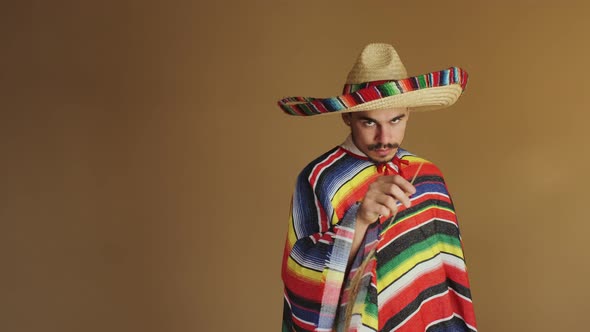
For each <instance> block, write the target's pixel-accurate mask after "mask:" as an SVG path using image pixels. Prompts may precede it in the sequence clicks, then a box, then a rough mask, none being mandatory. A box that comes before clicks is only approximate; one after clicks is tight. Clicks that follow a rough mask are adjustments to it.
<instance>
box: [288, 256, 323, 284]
mask: <svg viewBox="0 0 590 332" xmlns="http://www.w3.org/2000/svg"><path fill="white" fill-rule="evenodd" d="M287 269H288V271H289V274H291V275H293V276H296V277H297V278H299V279H305V280H306V281H308V282H312V283H316V284H319V283H320V282H322V280H323V279H324V277H323V273H322V272H318V271H315V270H312V269H308V268H305V267H302V266H301V265H299V264H297V262H295V261H294V260H293V258H291V257H289V258H288V259H287Z"/></svg>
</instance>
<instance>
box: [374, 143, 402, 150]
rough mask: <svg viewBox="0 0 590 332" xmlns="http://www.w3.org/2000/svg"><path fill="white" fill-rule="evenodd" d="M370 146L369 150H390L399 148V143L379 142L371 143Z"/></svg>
mask: <svg viewBox="0 0 590 332" xmlns="http://www.w3.org/2000/svg"><path fill="white" fill-rule="evenodd" d="M368 148H369V151H377V152H379V151H389V150H393V149H397V148H399V144H397V143H387V144H383V143H377V144H371V145H369V146H368Z"/></svg>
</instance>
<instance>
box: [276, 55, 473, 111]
mask: <svg viewBox="0 0 590 332" xmlns="http://www.w3.org/2000/svg"><path fill="white" fill-rule="evenodd" d="M466 85H467V72H466V71H465V70H463V69H461V68H459V67H450V68H448V69H444V70H440V71H435V72H431V73H428V74H424V75H419V76H414V77H408V74H407V72H406V68H405V67H404V65H403V63H402V62H401V60H400V58H399V56H398V55H397V52H396V51H395V49H394V48H393V46H391V45H389V44H369V45H367V46H366V47H365V48H364V49H363V51H362V52H361V54H360V55H359V57H358V58H357V60H356V63H355V64H354V66H353V67H352V70H351V71H350V73H349V74H348V77H347V79H346V84H345V85H344V91H343V94H342V95H341V96H336V97H330V98H311V97H286V98H284V99H282V100H280V101H279V102H278V104H279V106H280V107H281V109H282V110H283V111H284V112H285V113H287V114H289V115H302V116H307V115H317V114H327V113H343V112H354V111H370V110H376V109H383V108H393V107H407V108H409V109H411V110H413V111H428V110H436V109H441V108H445V107H448V106H451V105H452V104H453V103H455V101H457V99H459V97H460V96H461V94H462V93H463V90H464V89H465V86H466Z"/></svg>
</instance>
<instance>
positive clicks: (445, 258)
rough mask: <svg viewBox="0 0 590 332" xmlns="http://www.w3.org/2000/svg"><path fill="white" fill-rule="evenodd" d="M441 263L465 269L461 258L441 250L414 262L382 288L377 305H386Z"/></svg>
mask: <svg viewBox="0 0 590 332" xmlns="http://www.w3.org/2000/svg"><path fill="white" fill-rule="evenodd" d="M443 263H446V264H447V265H450V266H454V267H456V268H458V269H460V270H463V271H464V270H465V262H464V261H463V260H462V259H460V258H458V257H457V256H453V255H450V254H446V253H442V252H441V253H440V254H438V256H437V257H434V258H432V259H430V260H427V261H424V262H420V263H418V264H416V266H414V267H413V268H412V269H410V270H409V271H408V272H406V274H404V275H403V276H402V277H400V278H399V279H398V280H396V281H395V282H393V283H391V284H390V285H389V286H387V287H386V288H385V289H383V290H382V291H381V292H380V293H379V295H378V298H379V300H378V302H379V303H380V305H379V307H382V306H384V305H386V304H387V302H389V301H390V300H391V299H393V298H394V297H395V296H396V295H397V294H399V293H401V292H403V291H404V289H405V288H406V287H408V286H410V285H411V283H412V282H413V281H415V280H416V279H418V278H419V277H420V276H422V275H424V274H427V273H430V272H432V271H434V270H436V269H438V268H440V267H441V266H442V265H443ZM469 301H471V300H469Z"/></svg>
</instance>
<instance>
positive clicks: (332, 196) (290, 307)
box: [279, 44, 476, 331]
mask: <svg viewBox="0 0 590 332" xmlns="http://www.w3.org/2000/svg"><path fill="white" fill-rule="evenodd" d="M466 83H467V73H466V72H465V71H463V70H461V69H460V68H457V67H451V68H449V69H445V70H442V71H437V72H432V73H428V74H425V75H420V76H416V77H408V76H407V73H406V70H405V68H404V66H403V64H402V63H401V60H400V59H399V57H398V55H397V53H396V51H395V49H394V48H393V47H392V46H391V45H387V44H370V45H367V46H366V47H365V48H364V50H363V51H362V52H361V54H360V56H359V57H358V59H357V61H356V63H355V65H354V66H353V68H352V70H351V72H350V73H349V75H348V78H347V81H346V85H345V87H344V93H343V95H341V96H338V97H333V98H325V99H316V98H302V97H289V98H285V99H283V100H281V101H279V105H280V107H281V108H282V109H283V110H284V111H285V112H286V113H288V114H291V115H315V114H324V113H339V114H341V117H342V120H343V121H344V123H345V124H346V125H347V126H349V127H350V136H349V137H348V138H347V139H346V140H345V141H344V143H342V144H341V145H339V146H337V147H335V148H333V149H331V150H330V151H328V152H326V153H325V154H323V155H322V156H320V157H318V158H317V159H315V160H314V161H312V162H311V163H310V164H309V165H307V166H306V167H305V168H304V169H303V171H302V172H301V173H300V175H299V177H298V179H297V184H296V188H295V192H294V194H293V201H292V206H291V208H292V209H291V215H290V220H289V229H288V234H287V240H286V245H285V252H284V257H283V266H282V278H283V281H284V284H285V293H284V297H285V300H284V314H283V331H393V330H395V331H427V330H428V331H475V330H476V323H475V316H474V313H473V305H472V302H471V293H470V290H469V280H468V276H467V270H466V267H465V262H464V258H463V250H462V244H461V238H460V235H459V228H458V224H457V220H456V217H455V213H454V209H453V204H452V201H451V198H450V196H449V193H448V191H447V187H446V185H445V183H444V180H443V177H442V174H441V172H440V170H439V169H438V168H437V167H436V166H435V165H434V164H432V163H431V162H429V161H427V160H425V159H422V158H420V157H417V156H415V155H413V154H411V153H410V152H408V151H406V150H403V149H402V148H400V144H401V143H402V141H403V138H404V133H405V130H406V125H407V123H408V120H409V118H410V114H411V113H412V112H414V111H419V110H434V109H440V108H444V107H448V106H450V105H452V104H453V103H454V102H455V101H456V100H457V99H458V98H459V96H460V95H461V93H462V92H463V90H464V88H465V85H466Z"/></svg>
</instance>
